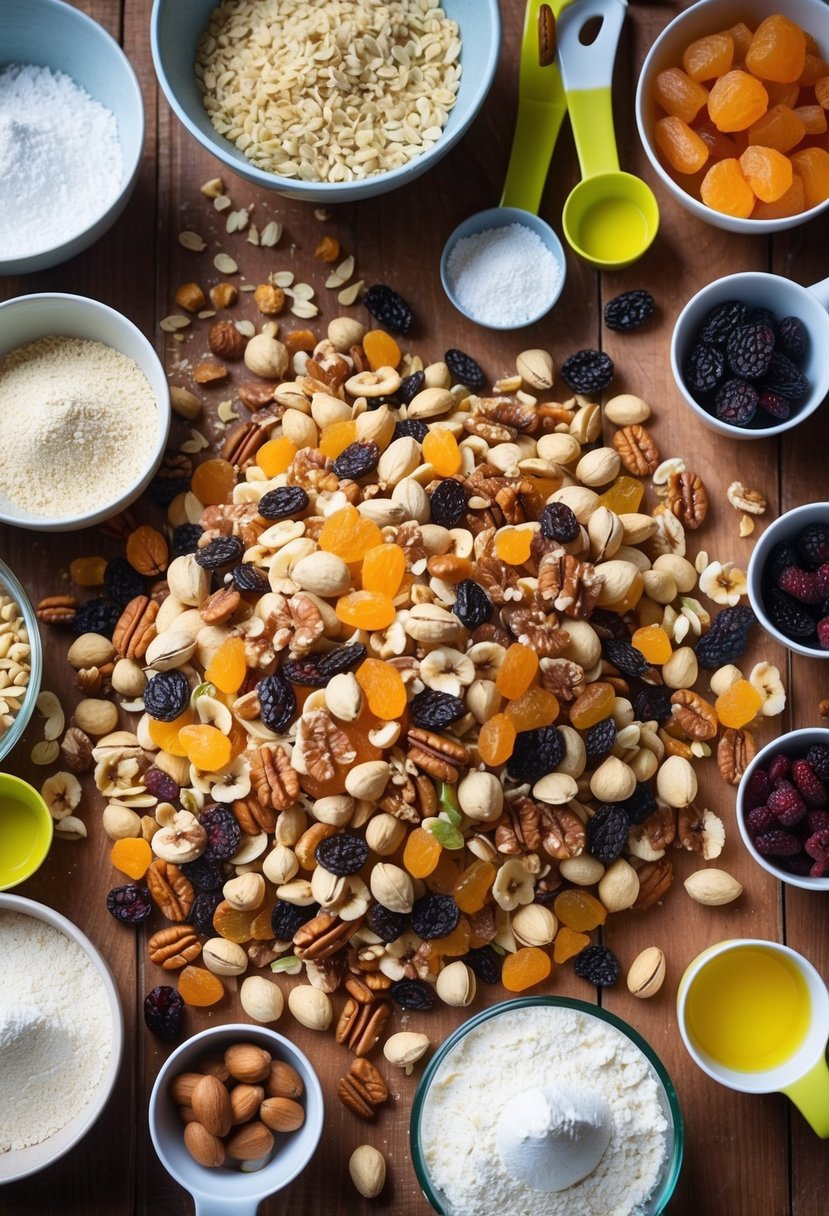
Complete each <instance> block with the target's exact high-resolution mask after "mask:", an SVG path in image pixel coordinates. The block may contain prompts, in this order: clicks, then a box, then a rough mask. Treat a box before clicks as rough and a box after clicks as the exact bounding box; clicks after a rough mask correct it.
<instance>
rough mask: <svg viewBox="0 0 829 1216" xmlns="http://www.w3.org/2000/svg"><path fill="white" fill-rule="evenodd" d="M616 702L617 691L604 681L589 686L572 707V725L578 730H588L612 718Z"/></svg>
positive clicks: (597, 681)
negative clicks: (611, 714)
mask: <svg viewBox="0 0 829 1216" xmlns="http://www.w3.org/2000/svg"><path fill="white" fill-rule="evenodd" d="M615 700H616V689H615V688H614V687H613V685H612V684H605V683H604V681H603V680H595V681H594V682H593V683H592V684H588V685H587V688H585V690H584V692H583V693H581V695H580V696H578V697H576V699H575V701H574V702H573V704H572V705H571V706H570V725H571V726H575V728H576V730H588V729H589V727H591V726H595V725H596V723H597V722H602V721H603V720H604V719H605V718H608V717H609V716H610V713H611V711H612V709H613V704H614V702H615Z"/></svg>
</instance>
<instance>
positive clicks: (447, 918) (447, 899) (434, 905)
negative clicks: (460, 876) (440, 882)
mask: <svg viewBox="0 0 829 1216" xmlns="http://www.w3.org/2000/svg"><path fill="white" fill-rule="evenodd" d="M460 918H461V913H460V909H459V907H458V905H457V904H456V903H455V901H454V899H453V898H452V896H451V895H439V894H438V893H437V892H436V891H430V892H428V894H426V895H422V896H421V897H420V899H417V900H415V903H414V907H413V908H412V914H411V926H412V930H413V931H414V932H415V933H416V934H417V936H418V937H422V938H423V939H424V941H429V940H430V939H431V938H433V937H446V936H447V935H448V934H450V933H451V932H452V930H453V929H455V928H457V924H458V921H459V920H460Z"/></svg>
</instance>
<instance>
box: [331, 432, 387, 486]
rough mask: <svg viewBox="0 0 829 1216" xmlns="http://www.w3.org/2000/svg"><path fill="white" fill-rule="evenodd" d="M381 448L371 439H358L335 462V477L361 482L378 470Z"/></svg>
mask: <svg viewBox="0 0 829 1216" xmlns="http://www.w3.org/2000/svg"><path fill="white" fill-rule="evenodd" d="M379 459H380V448H379V447H378V446H377V444H376V443H374V442H373V441H372V440H370V439H357V440H355V442H354V443H350V444H349V445H348V447H347V448H344V449H343V451H342V452H340V454H339V456H338V457H337V459H336V460H335V461H334V468H333V472H334V476H335V477H339V478H340V479H343V480H344V479H345V478H348V480H349V481H359V480H360V478H361V477H367V476H368V474H369V473H373V472H374V470H375V469H376V468H377V462H378V460H379Z"/></svg>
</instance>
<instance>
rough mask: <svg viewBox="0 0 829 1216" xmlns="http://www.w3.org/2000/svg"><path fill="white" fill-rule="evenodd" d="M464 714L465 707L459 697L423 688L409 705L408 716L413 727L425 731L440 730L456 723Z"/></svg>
mask: <svg viewBox="0 0 829 1216" xmlns="http://www.w3.org/2000/svg"><path fill="white" fill-rule="evenodd" d="M465 713H466V707H465V706H464V703H463V701H462V700H461V699H460V697H454V696H452V694H451V693H448V692H439V691H437V690H436V689H433V688H424V689H423V691H422V692H419V693H417V695H416V696H415V697H413V699H412V701H411V704H410V705H409V716H410V717H411V720H412V721H413V722H414V724H415V726H422V727H424V728H425V729H427V730H442V729H443V727H444V726H448V725H449V723H450V722H457V721H458V719H459V718H462V717H463V715H464V714H465Z"/></svg>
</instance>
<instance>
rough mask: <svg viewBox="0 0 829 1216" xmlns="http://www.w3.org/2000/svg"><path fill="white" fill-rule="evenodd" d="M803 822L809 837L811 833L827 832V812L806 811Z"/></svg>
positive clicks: (828, 818)
mask: <svg viewBox="0 0 829 1216" xmlns="http://www.w3.org/2000/svg"><path fill="white" fill-rule="evenodd" d="M804 822H805V824H806V828H807V830H808V832H809V835H810V836H811V834H812V833H813V832H829V811H807V812H806V819H805V820H804Z"/></svg>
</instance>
